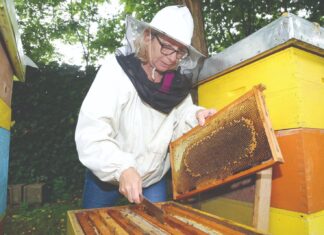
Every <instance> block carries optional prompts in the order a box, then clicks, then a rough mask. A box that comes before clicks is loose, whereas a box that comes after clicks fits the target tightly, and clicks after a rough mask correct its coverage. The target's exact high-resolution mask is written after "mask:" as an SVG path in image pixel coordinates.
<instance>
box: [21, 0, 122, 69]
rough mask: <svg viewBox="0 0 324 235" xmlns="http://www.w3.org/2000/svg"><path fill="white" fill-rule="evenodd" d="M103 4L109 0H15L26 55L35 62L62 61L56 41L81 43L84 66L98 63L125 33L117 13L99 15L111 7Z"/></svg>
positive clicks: (118, 42) (116, 45)
mask: <svg viewBox="0 0 324 235" xmlns="http://www.w3.org/2000/svg"><path fill="white" fill-rule="evenodd" d="M104 3H107V1H105V0H95V1H94V0H80V1H76V0H71V1H64V0H45V1H38V0H33V1H29V0H28V1H27V0H16V1H15V6H16V9H17V12H18V17H19V24H20V27H21V29H22V32H23V34H22V41H23V45H24V49H25V52H26V54H27V55H28V56H29V57H31V58H32V59H33V60H34V62H36V63H49V62H51V61H52V60H53V59H54V60H56V61H59V60H60V59H62V55H59V54H58V53H57V52H56V50H55V44H54V42H57V41H58V40H60V41H62V42H65V43H67V44H71V45H72V44H77V43H78V44H80V45H81V46H82V52H83V58H82V59H83V61H84V62H85V66H88V65H93V64H95V62H96V61H97V60H98V59H99V58H102V57H103V56H104V54H105V53H106V52H107V51H112V48H116V47H118V46H120V42H121V40H122V38H123V35H124V29H121V27H120V26H119V24H120V23H121V20H120V18H119V17H118V16H117V17H116V18H115V19H110V18H107V17H103V16H102V15H100V8H104V7H108V6H107V5H104ZM105 39H108V40H109V42H107V41H105ZM98 42H99V44H98ZM106 46H108V47H106Z"/></svg>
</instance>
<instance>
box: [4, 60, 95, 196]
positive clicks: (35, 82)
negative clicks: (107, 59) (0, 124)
mask: <svg viewBox="0 0 324 235" xmlns="http://www.w3.org/2000/svg"><path fill="white" fill-rule="evenodd" d="M45 68H46V69H45ZM89 71H90V72H89V74H88V76H87V77H86V76H85V73H84V72H83V71H80V70H79V67H75V66H68V65H62V66H58V65H57V64H56V63H52V64H49V65H47V66H46V67H42V68H41V69H40V70H39V71H31V72H29V73H28V74H27V82H26V83H15V84H14V95H13V103H12V108H13V120H14V122H15V124H14V126H13V127H12V131H11V133H12V137H11V143H12V145H11V148H10V165H9V167H10V168H9V180H10V183H11V184H15V183H33V182H37V181H39V182H45V183H47V185H48V186H49V187H50V188H51V189H52V193H51V196H52V199H57V198H63V199H67V197H68V195H71V194H72V192H74V191H76V190H79V189H80V188H81V187H82V183H83V175H84V168H83V166H81V163H80V162H79V160H78V157H77V153H76V148H75V143H74V130H75V126H76V122H77V117H78V112H79V108H80V106H81V103H82V100H83V98H84V96H85V94H86V92H87V90H88V89H89V87H90V84H91V82H92V80H93V77H94V76H95V75H94V74H95V70H94V69H92V70H90V69H89Z"/></svg>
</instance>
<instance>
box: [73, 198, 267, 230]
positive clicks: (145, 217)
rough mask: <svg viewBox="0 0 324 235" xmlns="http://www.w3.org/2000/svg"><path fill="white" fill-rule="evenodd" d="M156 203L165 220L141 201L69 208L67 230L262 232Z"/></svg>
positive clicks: (176, 206) (182, 207)
mask: <svg viewBox="0 0 324 235" xmlns="http://www.w3.org/2000/svg"><path fill="white" fill-rule="evenodd" d="M157 206H159V207H160V208H161V209H162V210H163V211H164V213H165V217H164V218H165V223H161V222H159V221H158V220H157V219H156V218H155V217H154V216H151V215H150V214H149V213H148V212H147V211H146V210H145V208H144V207H143V206H142V205H131V206H119V207H112V208H100V209H88V210H76V211H69V212H68V217H69V220H68V228H67V229H68V231H67V234H68V235H72V234H78V235H98V234H115V235H126V234H133V235H142V234H152V235H153V234H156V235H158V234H160V235H164V234H166V235H167V234H175V235H182V234H196V235H207V234H227V235H243V234H245V235H260V234H262V233H260V232H258V231H256V230H255V229H252V228H250V227H247V226H244V225H241V224H237V223H235V222H232V221H228V220H226V219H223V218H220V217H217V216H214V215H210V214H208V213H205V212H202V211H199V210H196V209H193V208H190V207H187V206H183V205H181V204H179V203H175V202H164V203H158V204H157Z"/></svg>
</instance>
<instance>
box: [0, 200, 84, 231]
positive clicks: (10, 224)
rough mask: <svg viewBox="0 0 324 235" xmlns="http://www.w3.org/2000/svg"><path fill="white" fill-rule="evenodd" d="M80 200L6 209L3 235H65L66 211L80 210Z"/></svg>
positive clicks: (24, 205)
mask: <svg viewBox="0 0 324 235" xmlns="http://www.w3.org/2000/svg"><path fill="white" fill-rule="evenodd" d="M80 208H81V200H80V199H79V198H75V199H73V200H72V201H57V202H55V203H46V204H44V205H42V206H30V205H27V204H22V205H21V206H20V207H17V208H8V210H7V215H6V218H5V223H4V235H27V234H28V235H30V234H33V235H59V234H66V223H67V215H66V212H67V211H68V210H73V209H80Z"/></svg>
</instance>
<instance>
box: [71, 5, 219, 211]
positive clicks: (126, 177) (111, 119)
mask: <svg viewBox="0 0 324 235" xmlns="http://www.w3.org/2000/svg"><path fill="white" fill-rule="evenodd" d="M192 34H193V19H192V16H191V14H190V12H189V10H188V8H187V7H184V6H169V7H166V8H164V9H162V10H160V11H159V12H158V13H157V14H156V15H155V16H154V18H153V20H152V21H151V23H145V22H141V21H138V20H136V19H134V18H132V17H130V16H128V17H127V18H126V40H127V45H126V46H124V47H122V48H119V49H118V50H117V51H116V53H115V54H112V55H109V56H107V58H106V60H105V62H104V63H103V65H102V66H101V68H100V70H99V71H98V74H97V75H96V78H95V80H94V82H93V84H92V86H91V88H90V90H89V92H88V94H87V96H86V98H85V100H84V101H83V104H82V107H81V110H80V114H79V120H78V124H77V128H76V134H75V140H76V145H77V150H78V154H79V159H80V161H81V162H82V164H84V165H85V166H86V168H87V169H88V170H87V173H86V178H85V186H84V193H83V207H84V208H96V207H105V206H113V205H114V204H115V203H116V201H117V199H118V198H119V197H120V196H121V195H124V196H125V197H126V198H127V199H128V200H129V202H135V203H140V202H141V195H142V194H144V196H146V197H147V198H148V199H150V200H151V201H153V202H158V201H165V200H166V194H167V189H166V180H165V179H164V175H165V174H166V173H167V171H168V170H169V168H170V160H169V156H168V153H167V150H168V145H169V143H170V141H172V140H173V139H175V138H177V137H179V136H181V135H182V134H183V133H184V132H186V131H188V130H190V129H191V128H192V127H194V126H195V125H197V124H198V123H199V124H200V125H203V124H204V122H205V119H206V118H207V117H208V116H211V115H213V114H214V113H215V110H207V109H202V108H201V107H198V106H196V105H193V103H192V99H191V96H190V94H189V89H190V87H191V81H190V79H189V77H190V71H192V69H193V68H195V66H196V65H197V61H198V60H199V58H201V56H202V55H201V54H200V53H199V52H198V51H197V50H195V49H194V48H193V47H192V46H190V43H191V38H192Z"/></svg>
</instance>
